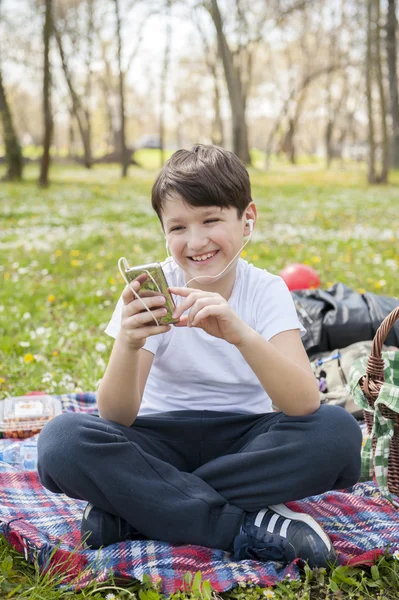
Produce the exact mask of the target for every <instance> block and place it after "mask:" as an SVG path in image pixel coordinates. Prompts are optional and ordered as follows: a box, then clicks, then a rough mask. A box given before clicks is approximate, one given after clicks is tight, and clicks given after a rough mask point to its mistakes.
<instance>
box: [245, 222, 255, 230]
mask: <svg viewBox="0 0 399 600" xmlns="http://www.w3.org/2000/svg"><path fill="white" fill-rule="evenodd" d="M245 225H249V233H252V231H253V229H254V220H253V219H247V220H246V221H245Z"/></svg>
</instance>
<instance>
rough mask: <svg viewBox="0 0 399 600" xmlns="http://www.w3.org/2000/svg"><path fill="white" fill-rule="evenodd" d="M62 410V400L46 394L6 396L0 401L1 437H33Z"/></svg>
mask: <svg viewBox="0 0 399 600" xmlns="http://www.w3.org/2000/svg"><path fill="white" fill-rule="evenodd" d="M61 412H62V407H61V401H60V400H59V399H58V398H53V397H52V396H47V395H45V394H43V395H42V396H38V395H35V396H16V397H13V398H12V397H11V398H5V400H2V401H0V437H2V438H15V439H24V438H28V437H31V436H32V435H35V434H36V433H39V432H40V431H41V430H42V429H43V427H44V426H45V424H46V423H47V422H48V421H50V420H51V419H53V418H54V417H56V416H57V415H59V414H61Z"/></svg>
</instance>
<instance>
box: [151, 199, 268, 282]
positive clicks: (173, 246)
mask: <svg viewBox="0 0 399 600" xmlns="http://www.w3.org/2000/svg"><path fill="white" fill-rule="evenodd" d="M247 219H254V220H255V219H256V208H255V205H254V204H253V203H251V204H250V205H248V207H247V209H246V211H245V213H244V214H243V216H242V217H241V218H238V216H237V209H236V208H234V207H229V208H220V207H217V206H190V205H189V204H187V203H186V202H184V200H183V199H182V198H181V197H179V196H177V195H174V196H173V197H169V198H168V200H167V201H166V202H165V204H164V207H163V211H162V224H163V227H164V231H165V235H166V239H167V241H168V245H169V249H170V252H171V254H172V256H173V258H174V260H175V261H176V263H177V264H178V265H179V266H180V267H181V268H182V269H183V271H184V274H185V276H186V281H189V280H190V279H192V278H193V277H198V276H204V275H206V276H208V277H209V276H215V275H219V273H220V272H221V271H223V269H224V268H225V267H227V265H228V264H229V263H230V262H231V261H232V260H233V259H234V257H235V255H236V254H237V253H238V252H239V251H240V248H241V247H242V245H243V244H244V237H245V236H247V235H248V234H249V227H248V225H246V224H245V221H246V220H247ZM238 258H239V256H237V257H236V259H235V260H234V261H233V263H232V264H231V266H230V267H229V268H228V269H227V270H226V271H225V273H224V274H223V275H222V276H221V278H216V279H210V278H208V277H207V278H203V279H198V280H195V281H192V282H191V283H190V284H189V287H193V288H197V289H212V291H218V292H219V293H221V291H220V290H222V291H223V293H224V294H226V293H227V294H229V291H228V288H229V287H231V289H232V287H233V285H234V280H235V267H236V264H237V261H238ZM231 289H230V292H231Z"/></svg>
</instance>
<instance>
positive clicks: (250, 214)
mask: <svg viewBox="0 0 399 600" xmlns="http://www.w3.org/2000/svg"><path fill="white" fill-rule="evenodd" d="M255 222H256V205H255V202H251V203H250V204H248V206H247V208H246V210H245V224H246V225H249V227H250V232H251V233H252V231H253V228H254V225H255Z"/></svg>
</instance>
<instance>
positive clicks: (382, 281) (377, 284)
mask: <svg viewBox="0 0 399 600" xmlns="http://www.w3.org/2000/svg"><path fill="white" fill-rule="evenodd" d="M386 284H387V282H386V281H385V279H380V280H379V281H376V282H375V284H374V287H376V288H377V290H379V289H380V288H383V287H384V286H385V285H386Z"/></svg>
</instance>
